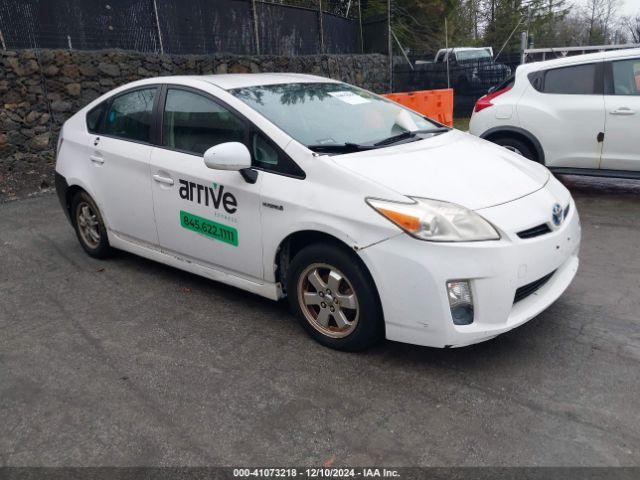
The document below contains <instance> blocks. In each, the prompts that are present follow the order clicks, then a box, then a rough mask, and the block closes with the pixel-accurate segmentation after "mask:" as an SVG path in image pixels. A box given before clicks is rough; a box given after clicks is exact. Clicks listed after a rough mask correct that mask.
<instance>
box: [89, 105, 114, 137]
mask: <svg viewBox="0 0 640 480" xmlns="http://www.w3.org/2000/svg"><path fill="white" fill-rule="evenodd" d="M108 103H109V102H102V103H101V104H99V105H98V106H97V107H93V108H92V109H91V110H89V113H87V130H89V132H91V133H100V132H101V130H102V128H103V125H102V123H103V122H102V120H103V118H104V112H105V110H106V109H107V105H108Z"/></svg>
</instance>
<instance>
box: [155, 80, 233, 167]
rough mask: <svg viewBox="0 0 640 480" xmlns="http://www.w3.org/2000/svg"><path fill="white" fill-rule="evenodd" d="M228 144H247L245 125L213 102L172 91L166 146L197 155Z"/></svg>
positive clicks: (164, 125)
mask: <svg viewBox="0 0 640 480" xmlns="http://www.w3.org/2000/svg"><path fill="white" fill-rule="evenodd" d="M225 142H240V143H245V125H244V122H243V121H242V120H240V119H238V118H237V117H236V116H235V115H234V114H232V113H231V112H229V111H228V110H227V109H225V108H224V107H222V106H220V105H219V104H218V103H216V102H214V101H213V100H211V99H210V98H208V97H206V96H204V95H199V94H197V93H193V92H190V91H187V90H182V89H177V88H169V89H168V90H167V100H166V103H165V107H164V116H163V121H162V144H163V145H164V146H166V147H169V148H173V149H176V150H181V151H184V152H188V153H193V154H195V155H202V154H203V153H204V152H205V151H206V150H208V149H209V148H211V147H213V146H215V145H218V144H220V143H225Z"/></svg>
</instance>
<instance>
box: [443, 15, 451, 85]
mask: <svg viewBox="0 0 640 480" xmlns="http://www.w3.org/2000/svg"><path fill="white" fill-rule="evenodd" d="M444 52H445V53H444V54H445V57H444V58H445V60H446V63H447V88H451V81H450V80H449V31H448V30H447V17H444Z"/></svg>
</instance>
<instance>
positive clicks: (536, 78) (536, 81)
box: [527, 72, 543, 92]
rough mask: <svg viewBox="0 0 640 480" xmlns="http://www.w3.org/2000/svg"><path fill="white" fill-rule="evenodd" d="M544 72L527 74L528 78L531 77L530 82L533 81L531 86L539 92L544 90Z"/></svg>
mask: <svg viewBox="0 0 640 480" xmlns="http://www.w3.org/2000/svg"><path fill="white" fill-rule="evenodd" d="M542 73H543V72H531V73H530V74H529V75H527V78H529V82H531V86H532V87H533V88H535V89H536V90H537V91H538V92H542V79H543V75H542Z"/></svg>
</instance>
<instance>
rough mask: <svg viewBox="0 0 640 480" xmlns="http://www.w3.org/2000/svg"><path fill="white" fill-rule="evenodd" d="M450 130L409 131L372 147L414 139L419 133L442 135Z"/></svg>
mask: <svg viewBox="0 0 640 480" xmlns="http://www.w3.org/2000/svg"><path fill="white" fill-rule="evenodd" d="M449 130H451V129H450V128H448V127H438V128H429V129H424V130H410V131H406V132H402V133H399V134H398V135H393V136H391V137H388V138H385V139H383V140H380V141H379V142H376V143H374V144H373V146H374V147H382V146H384V145H391V144H392V143H396V142H400V141H402V140H408V139H410V138H415V137H416V136H417V135H418V134H419V133H434V134H435V133H444V132H448V131H449Z"/></svg>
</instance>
